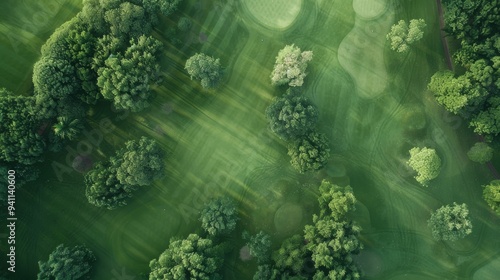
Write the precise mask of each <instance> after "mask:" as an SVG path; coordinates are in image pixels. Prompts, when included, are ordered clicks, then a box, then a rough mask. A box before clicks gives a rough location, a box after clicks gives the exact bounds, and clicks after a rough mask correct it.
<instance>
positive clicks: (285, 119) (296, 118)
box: [266, 89, 318, 141]
mask: <svg viewBox="0 0 500 280" xmlns="http://www.w3.org/2000/svg"><path fill="white" fill-rule="evenodd" d="M266 117H267V119H268V121H269V124H270V127H271V130H272V131H273V132H274V133H276V134H277V135H278V136H279V137H280V138H281V139H283V140H286V141H288V140H297V139H299V138H302V137H304V135H306V134H308V133H311V132H312V131H313V130H314V129H315V127H316V123H317V122H318V109H317V108H316V106H315V105H314V104H313V103H312V102H311V101H310V100H309V98H307V97H305V96H304V95H302V94H301V93H300V92H298V91H292V90H290V89H289V90H288V91H287V94H285V95H284V96H282V97H278V98H275V99H274V101H273V103H271V105H269V107H267V109H266Z"/></svg>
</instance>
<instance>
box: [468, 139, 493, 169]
mask: <svg viewBox="0 0 500 280" xmlns="http://www.w3.org/2000/svg"><path fill="white" fill-rule="evenodd" d="M467 157H469V159H470V160H472V161H474V162H478V163H480V164H484V163H486V162H488V161H490V160H491V158H492V157H493V148H492V147H490V146H489V145H488V144H486V143H484V142H477V143H476V144H474V146H472V147H471V148H470V150H469V151H468V152H467Z"/></svg>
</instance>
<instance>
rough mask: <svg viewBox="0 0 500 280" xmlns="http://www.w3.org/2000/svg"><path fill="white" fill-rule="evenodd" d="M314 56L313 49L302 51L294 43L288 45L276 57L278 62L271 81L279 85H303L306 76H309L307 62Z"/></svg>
mask: <svg viewBox="0 0 500 280" xmlns="http://www.w3.org/2000/svg"><path fill="white" fill-rule="evenodd" d="M312 58H313V52H312V51H304V52H301V50H300V48H299V47H296V46H295V45H294V44H292V45H286V46H285V47H284V48H283V49H281V50H280V51H279V52H278V56H277V57H276V63H275V64H274V69H273V72H272V73H271V83H272V84H273V85H277V86H279V85H289V86H291V87H298V86H299V87H300V86H302V84H304V78H305V77H306V76H307V72H306V69H307V64H308V62H309V61H311V60H312Z"/></svg>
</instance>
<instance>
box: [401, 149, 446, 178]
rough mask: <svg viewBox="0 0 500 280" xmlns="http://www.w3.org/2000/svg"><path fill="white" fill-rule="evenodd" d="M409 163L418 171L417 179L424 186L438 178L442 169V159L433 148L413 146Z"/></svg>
mask: <svg viewBox="0 0 500 280" xmlns="http://www.w3.org/2000/svg"><path fill="white" fill-rule="evenodd" d="M407 163H408V165H409V166H410V167H411V168H412V169H413V170H415V171H416V172H417V176H415V179H416V180H417V182H419V183H420V184H422V185H423V186H427V184H428V183H429V181H430V180H432V179H434V178H436V177H437V176H438V175H439V172H440V171H441V159H440V158H439V156H438V155H437V153H436V150H434V149H431V148H426V147H424V148H418V147H415V148H412V149H411V150H410V159H409V160H408V162H407Z"/></svg>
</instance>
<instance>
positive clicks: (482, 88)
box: [428, 0, 500, 139]
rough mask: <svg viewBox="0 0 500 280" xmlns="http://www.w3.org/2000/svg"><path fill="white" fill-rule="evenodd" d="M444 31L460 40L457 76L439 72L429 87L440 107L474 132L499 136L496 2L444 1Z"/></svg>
mask: <svg viewBox="0 0 500 280" xmlns="http://www.w3.org/2000/svg"><path fill="white" fill-rule="evenodd" d="M444 4H445V5H446V13H445V22H446V29H445V31H446V32H447V33H448V34H450V35H452V36H454V37H455V38H457V39H459V40H460V41H461V47H460V48H459V49H458V50H457V51H456V52H455V53H454V54H453V59H454V62H455V63H456V64H457V65H458V66H459V68H460V70H459V71H457V73H453V72H452V71H449V70H446V71H439V72H437V73H435V74H434V75H433V76H432V78H431V81H430V83H429V85H428V87H429V89H430V90H431V91H432V92H433V93H434V95H435V97H436V100H437V102H438V103H439V104H441V105H442V106H444V108H445V109H446V110H448V111H449V112H452V113H454V114H457V115H459V116H461V117H462V118H464V119H465V120H467V121H468V122H469V125H470V126H471V127H473V128H474V132H476V133H478V134H481V135H484V136H487V138H488V139H492V138H493V137H494V136H497V135H498V133H500V114H499V113H498V112H500V98H499V97H498V96H497V95H498V94H497V93H498V92H499V90H500V29H498V24H497V22H498V21H499V20H500V9H499V8H498V7H497V6H498V5H497V3H496V2H495V1H493V2H492V1H487V0H478V1H469V0H458V1H449V0H448V1H444Z"/></svg>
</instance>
